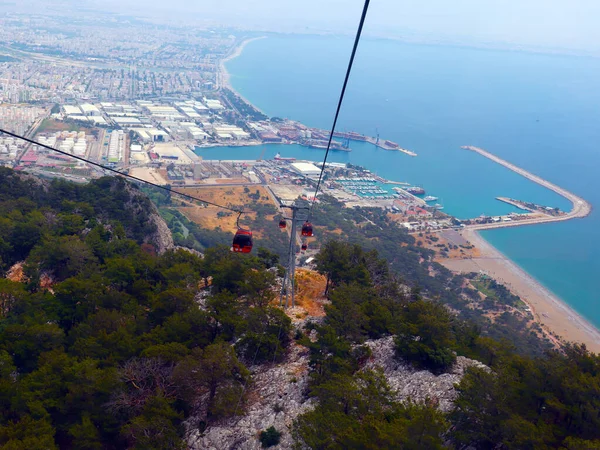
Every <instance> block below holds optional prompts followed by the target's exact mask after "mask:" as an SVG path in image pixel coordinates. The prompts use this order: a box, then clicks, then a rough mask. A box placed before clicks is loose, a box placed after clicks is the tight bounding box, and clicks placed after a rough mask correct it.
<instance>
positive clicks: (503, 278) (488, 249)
mask: <svg viewBox="0 0 600 450" xmlns="http://www.w3.org/2000/svg"><path fill="white" fill-rule="evenodd" d="M461 235H462V237H463V238H464V239H466V240H467V241H469V242H470V243H471V244H473V245H475V247H477V248H478V250H479V254H480V256H478V257H475V258H470V259H450V260H444V261H440V263H441V264H443V265H444V266H446V267H447V268H448V269H450V270H452V271H456V272H462V273H466V272H479V271H483V272H485V273H486V274H487V275H489V276H491V277H493V278H494V279H495V280H496V281H497V282H500V283H502V284H504V285H505V286H506V287H507V288H508V289H510V290H511V292H512V293H513V294H515V295H518V296H519V297H521V299H522V300H523V301H524V302H525V303H527V305H528V306H529V307H530V308H531V310H532V312H533V314H534V316H535V318H536V320H538V321H539V322H540V323H541V324H542V326H543V327H544V328H545V329H546V330H547V331H550V332H552V333H554V334H556V335H558V336H560V337H561V338H562V339H563V340H565V341H569V342H578V343H582V344H585V345H586V346H587V348H588V349H589V350H591V351H593V352H596V353H598V352H600V331H598V329H596V327H594V326H593V325H592V324H591V323H589V322H588V321H587V320H585V319H584V318H583V317H581V316H580V315H579V314H578V313H576V312H575V311H574V310H573V309H572V308H571V307H570V306H568V305H567V304H566V303H565V302H564V301H562V300H561V299H560V298H558V297H557V296H556V295H554V294H553V293H552V292H550V291H549V290H548V289H546V288H545V287H544V286H542V285H541V284H540V283H539V282H537V281H536V280H535V279H534V278H532V277H531V276H530V275H529V274H528V273H527V272H525V271H524V270H523V269H521V268H520V267H519V266H517V265H516V264H515V263H514V262H512V261H511V260H509V259H508V258H507V257H506V256H504V255H503V254H502V253H501V252H500V251H498V250H497V249H496V248H495V247H493V246H492V245H491V244H489V243H488V242H487V241H486V240H485V239H483V238H482V237H481V236H480V235H479V234H478V233H477V231H476V230H469V229H467V230H463V231H462V232H461Z"/></svg>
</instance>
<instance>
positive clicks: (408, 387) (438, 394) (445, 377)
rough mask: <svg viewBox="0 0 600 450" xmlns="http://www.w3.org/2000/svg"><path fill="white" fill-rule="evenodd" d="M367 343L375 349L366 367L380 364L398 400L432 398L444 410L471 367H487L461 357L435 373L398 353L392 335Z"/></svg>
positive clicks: (453, 398) (450, 407)
mask: <svg viewBox="0 0 600 450" xmlns="http://www.w3.org/2000/svg"><path fill="white" fill-rule="evenodd" d="M366 345H367V346H368V347H369V348H370V349H371V351H372V352H373V356H372V357H371V359H370V360H369V361H368V362H367V364H366V368H374V367H381V368H382V369H383V373H384V374H385V376H386V378H387V380H388V383H389V384H390V386H391V387H392V389H394V390H396V391H397V393H398V399H399V400H408V399H410V400H412V401H415V402H424V401H426V400H427V401H429V402H431V403H433V404H437V406H438V408H439V409H440V410H442V411H446V412H447V411H449V410H450V409H452V402H453V401H454V400H455V399H456V396H457V392H456V389H455V387H454V385H455V384H456V383H458V382H459V381H460V380H461V379H462V377H463V375H464V374H465V371H466V370H467V368H469V367H481V368H487V366H485V365H484V364H482V363H480V362H479V361H475V360H472V359H468V358H465V357H464V356H459V357H457V358H456V363H455V364H454V366H453V367H452V369H451V370H450V372H448V373H444V374H441V375H434V374H432V373H431V372H429V371H427V370H417V369H414V368H413V367H412V366H410V365H408V364H406V363H404V362H402V361H401V360H399V359H397V358H396V356H395V350H394V338H393V336H390V337H387V338H383V339H378V340H375V341H368V342H367V343H366Z"/></svg>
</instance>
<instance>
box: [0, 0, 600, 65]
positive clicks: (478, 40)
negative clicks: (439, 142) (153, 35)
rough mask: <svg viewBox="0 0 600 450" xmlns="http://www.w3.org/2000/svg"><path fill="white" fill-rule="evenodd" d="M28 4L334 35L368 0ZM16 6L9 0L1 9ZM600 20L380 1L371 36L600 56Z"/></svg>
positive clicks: (536, 5) (590, 15) (494, 2)
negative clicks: (536, 48)
mask: <svg viewBox="0 0 600 450" xmlns="http://www.w3.org/2000/svg"><path fill="white" fill-rule="evenodd" d="M17 3H18V4H19V5H17ZM25 3H27V4H28V5H29V4H39V5H40V7H41V8H40V9H54V10H56V9H57V8H61V9H62V10H63V11H65V10H67V11H73V12H74V13H76V11H77V10H82V9H86V10H88V11H90V10H92V11H93V10H97V11H104V12H114V13H121V14H127V15H134V16H138V17H153V18H155V19H156V18H158V17H160V18H162V19H164V20H166V21H169V22H181V21H184V23H186V24H190V23H194V22H196V23H198V24H199V25H207V24H215V25H225V26H235V27H243V28H246V29H257V30H265V31H278V32H334V33H351V32H353V31H354V29H355V28H356V24H357V22H358V18H359V15H360V11H361V8H362V4H363V2H362V0H325V1H323V0H301V1H299V0H253V1H247V0H202V1H191V0H170V1H164V0H103V1H100V0H84V1H80V0H66V1H65V2H53V3H52V4H49V3H47V2H39V1H30V2H22V3H21V2H16V3H13V5H12V6H13V7H19V6H21V7H24V6H25ZM59 4H60V6H59ZM10 5H11V4H10V3H9V2H5V3H3V4H2V5H0V11H2V10H5V9H6V8H7V7H10ZM62 5H64V6H66V7H68V8H69V9H64V8H62ZM28 8H29V6H28ZM29 11H31V9H29ZM599 18H600V2H598V1H595V0H573V1H570V2H563V1H560V0H488V1H480V0H455V1H451V2H449V1H447V0H426V1H417V0H403V1H398V0H373V1H372V2H371V9H370V11H369V16H368V21H367V25H366V29H365V34H366V35H371V36H379V37H393V38H403V39H406V40H417V41H424V42H446V43H453V44H466V45H494V44H499V45H504V46H506V45H510V46H525V47H529V48H532V47H539V48H540V49H557V50H579V51H583V52H586V53H597V54H600V27H598V22H599Z"/></svg>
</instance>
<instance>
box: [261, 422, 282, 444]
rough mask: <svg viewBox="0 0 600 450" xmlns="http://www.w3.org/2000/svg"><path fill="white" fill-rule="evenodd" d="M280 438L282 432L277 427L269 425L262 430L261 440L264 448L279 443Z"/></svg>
mask: <svg viewBox="0 0 600 450" xmlns="http://www.w3.org/2000/svg"><path fill="white" fill-rule="evenodd" d="M280 439H281V433H280V432H279V431H277V430H276V429H275V427H269V428H267V429H266V430H264V431H261V432H260V437H259V440H260V443H261V445H262V447H263V448H269V447H273V446H274V445H277V444H279V440H280Z"/></svg>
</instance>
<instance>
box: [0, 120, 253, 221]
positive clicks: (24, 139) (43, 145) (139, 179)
mask: <svg viewBox="0 0 600 450" xmlns="http://www.w3.org/2000/svg"><path fill="white" fill-rule="evenodd" d="M0 133H4V134H7V135H9V136H12V137H14V138H17V139H21V140H23V141H25V142H29V143H30V144H33V145H38V146H40V147H43V148H46V149H48V150H52V151H53V152H56V153H60V154H61V155H64V156H68V157H69V158H73V159H77V160H79V161H83V162H85V163H88V164H90V165H92V166H96V167H99V168H101V169H103V170H108V171H110V172H114V173H116V174H118V175H121V176H123V177H127V178H131V179H132V180H136V181H138V182H140V183H145V184H148V185H150V186H153V187H155V188H158V189H162V190H163V191H167V192H170V193H173V194H177V195H180V196H181V197H185V198H187V199H189V200H195V201H197V202H201V203H206V204H207V205H211V206H216V207H217V208H221V209H225V210H227V211H232V212H235V213H238V214H240V215H242V214H245V213H244V211H241V210H239V209H235V208H230V207H228V206H223V205H219V204H218V203H213V202H209V201H208V200H203V199H201V198H198V197H194V196H193V195H189V194H184V193H183V192H178V191H174V190H173V189H170V188H168V187H166V186H161V185H160V184H156V183H152V182H151V181H147V180H143V179H141V178H138V177H136V176H134V175H130V174H128V173H123V172H119V171H118V170H116V169H113V168H111V167H107V166H104V165H102V164H100V163H97V162H94V161H90V160H89V159H85V158H82V157H81V156H76V155H72V154H70V153H67V152H65V151H62V150H59V149H57V148H54V147H50V146H49V145H45V144H40V143H39V142H36V141H34V140H33V139H29V138H26V137H25V136H21V135H19V134H16V133H12V132H10V131H6V130H3V129H2V128H0ZM238 221H239V217H238Z"/></svg>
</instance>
